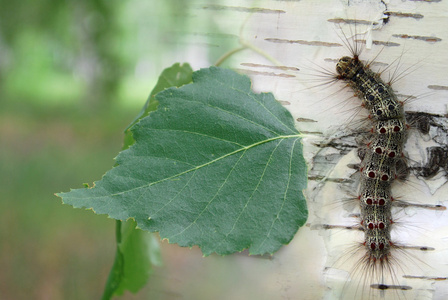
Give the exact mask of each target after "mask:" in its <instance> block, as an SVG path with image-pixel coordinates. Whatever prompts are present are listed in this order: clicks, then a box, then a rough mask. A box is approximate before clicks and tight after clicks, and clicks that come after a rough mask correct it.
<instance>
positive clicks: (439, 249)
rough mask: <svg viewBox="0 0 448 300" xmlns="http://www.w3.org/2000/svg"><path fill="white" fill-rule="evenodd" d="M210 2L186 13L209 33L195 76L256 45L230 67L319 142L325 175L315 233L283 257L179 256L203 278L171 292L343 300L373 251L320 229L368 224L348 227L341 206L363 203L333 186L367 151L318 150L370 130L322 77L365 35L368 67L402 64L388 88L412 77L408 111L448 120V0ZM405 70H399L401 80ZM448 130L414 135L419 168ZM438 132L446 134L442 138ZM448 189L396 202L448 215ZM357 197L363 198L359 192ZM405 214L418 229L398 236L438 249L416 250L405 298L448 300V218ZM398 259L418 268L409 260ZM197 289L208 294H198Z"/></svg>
mask: <svg viewBox="0 0 448 300" xmlns="http://www.w3.org/2000/svg"><path fill="white" fill-rule="evenodd" d="M210 2H211V1H210ZM210 2H208V1H206V0H204V1H195V5H194V8H193V9H192V10H191V11H188V12H185V13H187V14H189V16H190V17H191V19H192V20H194V21H195V22H196V24H198V20H206V21H204V22H205V24H207V25H205V26H203V27H201V28H197V27H193V28H192V29H189V32H187V33H186V36H188V39H189V45H188V46H187V47H184V48H183V53H184V54H182V55H179V57H181V58H183V59H186V60H187V61H189V62H192V65H193V67H194V68H199V67H206V66H207V64H208V62H207V60H206V59H204V57H206V56H207V55H210V53H217V52H220V51H219V50H221V49H226V48H229V45H231V44H233V45H235V47H237V48H238V47H245V49H244V50H241V51H235V53H234V54H233V55H232V56H231V58H229V59H228V60H227V61H226V63H225V66H229V67H232V68H234V69H236V70H239V71H240V72H243V73H246V74H248V75H249V76H250V77H251V79H252V82H253V88H254V89H255V91H258V92H272V93H273V94H274V96H275V97H276V99H278V100H279V101H281V103H282V104H283V105H284V106H285V107H287V108H288V109H289V110H290V111H291V113H292V114H293V116H294V118H295V119H296V120H297V128H298V129H299V130H300V131H302V132H308V133H309V136H308V138H307V139H305V141H304V143H305V151H306V153H305V156H306V157H307V159H308V161H309V163H310V176H313V177H314V179H316V178H320V177H319V176H322V178H323V179H321V180H310V181H309V189H308V191H307V194H308V204H309V208H310V218H309V221H308V223H309V226H307V227H304V228H301V229H300V230H299V232H298V233H297V236H296V237H295V239H294V240H293V241H292V242H291V244H290V245H288V246H285V247H284V248H283V249H281V250H280V251H279V252H277V253H276V254H275V255H274V256H273V257H272V258H269V259H257V258H254V257H245V256H241V255H235V256H233V257H210V258H206V259H200V260H199V259H198V257H197V256H198V253H197V252H189V253H187V251H186V250H185V249H175V250H173V248H170V249H171V250H170V251H173V252H174V253H175V254H176V255H180V256H182V257H183V258H182V261H183V263H186V261H189V260H191V261H194V262H195V264H197V265H198V266H200V267H195V268H193V271H195V270H196V272H197V273H195V274H202V275H199V276H190V275H189V274H191V273H189V272H191V269H188V270H187V271H186V272H185V273H182V272H180V273H177V274H176V275H170V278H171V280H173V281H174V282H176V284H173V285H170V289H171V292H175V293H179V294H182V295H184V298H185V299H190V298H196V299H211V298H213V299H339V297H340V295H341V290H342V289H343V287H344V284H345V282H346V281H347V279H348V278H349V276H350V275H351V274H350V271H349V270H350V264H353V262H350V261H349V260H347V262H346V266H345V267H346V268H337V267H335V265H337V261H338V258H339V257H341V256H344V252H346V251H347V248H349V247H350V246H353V245H354V244H356V243H359V242H362V234H361V238H359V236H357V235H354V234H353V232H350V231H349V230H345V231H344V230H343V229H336V230H324V229H321V228H322V227H321V226H319V225H322V224H333V225H343V226H349V225H353V224H356V220H354V219H353V218H352V222H351V224H350V223H347V220H350V218H347V214H348V212H347V211H346V210H345V208H343V207H342V205H337V204H336V205H335V204H334V203H337V202H338V201H340V200H341V199H343V198H344V197H345V198H347V197H350V196H352V195H348V192H347V190H346V189H344V188H342V187H341V184H336V183H334V182H331V180H328V179H335V178H340V179H344V178H345V179H350V177H351V175H352V173H354V170H353V169H350V168H348V167H347V165H348V164H354V163H356V162H357V158H356V153H355V150H353V151H350V152H348V153H347V154H345V153H342V154H341V152H340V151H337V150H334V149H333V150H332V149H326V150H322V149H321V148H317V147H313V143H316V142H318V141H324V140H329V139H331V138H339V137H341V136H342V135H344V134H348V133H352V132H356V130H357V129H358V130H359V128H357V127H359V124H360V123H359V120H362V119H363V117H364V119H365V117H366V113H365V112H363V108H361V107H360V102H359V100H358V99H357V98H354V97H352V96H353V95H352V92H350V91H349V90H348V89H345V90H343V84H342V83H340V82H336V83H335V84H333V85H323V83H325V78H322V77H316V76H314V75H319V74H320V75H322V73H320V72H322V70H323V69H325V70H330V71H331V72H333V70H334V68H335V63H336V62H337V60H338V59H339V58H340V57H342V56H345V55H350V53H349V50H348V49H347V47H346V46H344V41H345V39H346V38H350V37H351V36H352V35H353V33H354V32H355V31H356V33H361V39H364V40H365V45H364V46H363V47H364V48H365V49H364V51H363V52H362V55H361V59H365V60H370V61H371V60H373V59H375V62H376V66H375V65H372V68H380V69H381V68H385V67H387V66H388V65H390V64H391V63H393V62H394V61H395V64H393V65H392V67H390V69H389V70H388V71H385V72H384V73H383V74H382V77H383V79H385V80H386V81H387V78H388V74H392V73H394V72H395V73H398V74H400V72H403V75H406V76H404V77H403V78H402V79H400V80H399V81H398V82H395V83H394V84H393V88H394V90H396V91H397V92H398V94H400V95H402V97H403V98H409V97H416V100H415V101H414V100H412V101H407V102H406V104H405V110H406V111H417V112H421V111H423V112H428V113H433V114H437V115H446V114H447V113H448V111H447V105H448V77H447V75H446V69H447V67H448V54H447V49H448V47H447V41H448V30H447V28H448V2H446V1H437V0H433V1H430V0H426V1H423V0H421V1H417V0H415V1H400V0H390V1H373V0H371V1H368V0H365V1H361V0H358V1H338V0H319V1H312V0H303V1H293V0H290V1H287V0H284V1H281V0H277V1H275V0H260V1H245V0H231V1H221V2H220V3H219V4H217V3H216V2H215V3H210ZM353 19H357V20H362V22H363V23H364V25H359V24H358V25H356V27H355V26H354V25H353V23H351V22H350V20H353ZM203 24H204V23H203ZM349 43H352V42H349ZM371 44H372V45H371ZM370 48H371V49H370ZM379 52H380V54H379V55H378V57H376V55H377V54H378V53H379ZM223 53H224V51H222V54H223ZM179 57H176V59H179ZM396 65H398V66H399V68H398V71H394V70H396V69H395V68H396ZM399 77H400V76H399ZM315 79H317V80H315ZM327 79H328V77H327ZM411 99H413V98H411ZM437 121H438V122H440V124H438V125H437V126H439V127H437V126H433V127H432V129H431V130H432V131H430V133H429V134H428V135H422V134H420V133H419V132H418V131H416V130H414V131H412V130H411V136H410V138H409V140H408V144H407V145H406V151H407V152H408V154H409V156H410V157H411V160H410V161H411V163H413V164H414V165H415V164H418V163H421V164H424V163H425V161H426V160H428V157H427V151H426V149H427V148H428V147H430V146H441V147H443V146H445V147H446V145H447V143H448V141H447V140H448V138H447V137H446V136H445V137H443V136H441V132H442V135H443V132H445V134H446V131H443V130H446V129H447V121H446V118H443V117H440V118H437ZM437 128H442V129H443V130H442V131H437V132H436V130H437ZM315 157H317V158H318V159H317V160H316V159H315ZM319 158H320V162H321V161H322V160H325V161H327V162H328V163H327V164H322V163H320V165H319V166H317V167H316V165H317V164H319V162H318V161H319ZM413 160H415V162H414V161H413ZM313 164H314V165H313ZM313 167H314V168H313ZM311 168H313V169H311ZM325 179H327V180H325ZM446 179H447V172H446V170H444V169H441V170H440V172H439V173H438V174H437V175H436V176H434V177H433V178H432V179H427V180H426V179H425V180H421V179H418V178H416V177H415V176H413V175H412V174H411V176H410V179H409V181H408V182H406V183H404V184H397V186H394V187H393V193H394V195H398V196H399V197H400V198H401V199H403V200H404V201H409V202H414V203H416V202H418V203H420V204H430V205H437V204H439V205H443V204H445V205H446V202H447V197H448V196H447V195H448V185H447V184H446ZM351 192H352V193H353V194H355V193H356V190H352V191H351ZM332 201H333V204H332ZM335 207H336V208H335ZM404 214H405V215H406V218H405V219H404V220H405V221H404V222H406V223H405V224H404V225H406V226H403V227H404V230H403V232H401V231H400V232H398V231H399V230H401V229H399V230H397V232H398V233H397V238H398V239H399V240H400V241H403V242H404V243H405V244H407V245H413V246H427V247H432V248H434V250H433V251H426V252H425V253H422V251H414V252H412V256H413V257H411V259H410V260H411V261H413V262H414V265H412V263H410V264H409V265H406V266H405V267H406V268H405V269H406V270H405V273H406V275H412V276H413V277H407V278H402V277H400V278H399V284H400V285H406V286H410V287H412V289H411V290H409V291H405V292H403V294H400V295H405V296H401V297H402V298H404V297H405V298H406V299H446V298H447V297H448V284H447V281H446V276H448V253H447V249H448V238H447V235H448V215H447V212H446V211H435V210H428V209H419V208H416V207H413V208H407V209H405V212H404ZM344 220H345V221H344ZM312 229H319V230H312ZM360 239H361V240H360ZM410 251H412V250H410ZM398 254H400V253H398ZM414 256H415V258H414ZM398 258H399V259H400V260H403V261H407V260H406V257H398ZM425 264H427V265H428V266H426V265H425ZM173 268H175V266H173ZM344 269H345V270H344ZM199 270H201V271H199ZM347 270H348V271H347ZM179 282H180V284H179ZM187 286H191V287H192V288H191V289H188V288H186V287H187ZM195 286H196V287H197V289H198V291H195V289H194V288H193V287H195ZM205 287H210V290H208V289H206V288H205ZM361 288H363V287H361ZM216 291H219V292H216ZM204 293H205V294H204ZM344 293H345V292H344ZM399 293H401V292H399ZM396 294H397V293H395V295H396ZM344 298H345V299H349V298H347V297H344ZM386 298H387V297H386Z"/></svg>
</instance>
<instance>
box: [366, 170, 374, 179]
mask: <svg viewBox="0 0 448 300" xmlns="http://www.w3.org/2000/svg"><path fill="white" fill-rule="evenodd" d="M367 175H368V176H369V177H370V178H375V172H372V171H371V172H369V174H367Z"/></svg>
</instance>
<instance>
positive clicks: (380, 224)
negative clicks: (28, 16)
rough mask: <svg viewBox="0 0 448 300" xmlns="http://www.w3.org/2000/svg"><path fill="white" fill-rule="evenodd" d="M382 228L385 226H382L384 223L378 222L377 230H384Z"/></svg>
mask: <svg viewBox="0 0 448 300" xmlns="http://www.w3.org/2000/svg"><path fill="white" fill-rule="evenodd" d="M384 227H386V226H384V223H383V222H380V223H379V224H378V228H379V229H384Z"/></svg>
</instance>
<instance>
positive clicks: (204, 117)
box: [59, 67, 307, 255]
mask: <svg viewBox="0 0 448 300" xmlns="http://www.w3.org/2000/svg"><path fill="white" fill-rule="evenodd" d="M250 87H251V83H250V80H249V79H248V78H247V77H246V76H242V75H239V74H237V73H235V72H233V71H230V70H225V69H221V68H216V67H211V68H209V69H201V70H199V71H197V72H195V73H194V74H193V83H192V84H188V85H185V86H183V87H181V88H170V89H167V90H165V91H163V92H160V93H158V94H157V95H156V100H158V101H159V106H158V108H157V110H156V111H155V112H152V113H150V114H149V116H147V117H145V118H143V119H142V120H140V122H139V123H137V124H135V125H134V126H133V127H132V129H131V130H132V133H133V137H134V139H135V141H136V142H135V144H134V145H133V146H132V147H130V148H129V149H127V150H125V151H123V152H121V153H120V154H119V155H118V156H117V158H116V160H117V164H118V166H116V167H115V168H113V169H112V170H110V171H109V172H107V173H106V174H105V175H104V177H103V178H102V179H101V180H100V181H98V182H96V183H95V186H94V187H93V188H89V189H77V190H71V191H70V192H67V193H61V194H59V196H61V197H62V198H63V201H64V203H66V204H70V205H73V206H74V207H86V208H91V209H93V210H94V211H95V212H96V213H98V214H108V215H109V216H110V217H112V218H114V219H118V220H127V219H128V218H133V219H135V221H136V222H137V224H138V227H139V228H142V229H144V230H149V231H158V232H159V234H160V236H161V237H162V238H165V239H168V240H169V242H170V243H177V244H179V245H180V246H188V247H191V246H193V245H198V246H199V247H200V248H201V249H202V251H203V253H204V254H205V255H209V254H210V253H212V252H216V253H218V254H230V253H234V252H237V251H242V250H244V249H247V248H248V249H249V251H250V253H251V254H265V253H273V252H275V251H277V250H278V249H279V248H280V247H281V246H282V245H283V244H287V243H289V241H290V240H291V239H292V238H293V236H294V234H295V233H296V231H297V230H298V228H299V227H300V226H302V225H303V224H304V223H305V221H306V218H307V208H306V202H305V198H304V196H303V193H302V190H303V189H305V188H306V172H307V167H306V164H305V161H304V159H303V155H302V152H303V149H302V144H301V137H300V134H299V132H297V130H296V129H295V128H294V121H293V118H292V116H291V114H290V113H289V112H288V111H287V110H286V109H285V108H284V107H282V106H281V105H280V104H279V103H278V102H277V101H276V100H275V99H274V97H273V96H272V94H255V93H253V92H252V91H251V89H250Z"/></svg>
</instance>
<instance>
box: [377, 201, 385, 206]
mask: <svg viewBox="0 0 448 300" xmlns="http://www.w3.org/2000/svg"><path fill="white" fill-rule="evenodd" d="M378 204H379V205H381V206H383V205H384V204H386V200H384V199H380V200H379V201H378Z"/></svg>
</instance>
